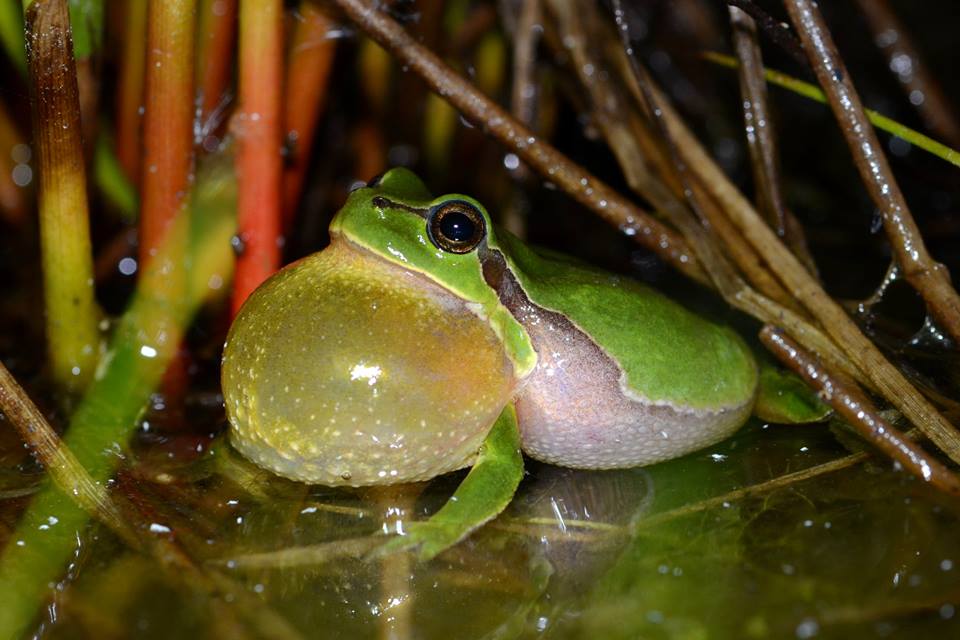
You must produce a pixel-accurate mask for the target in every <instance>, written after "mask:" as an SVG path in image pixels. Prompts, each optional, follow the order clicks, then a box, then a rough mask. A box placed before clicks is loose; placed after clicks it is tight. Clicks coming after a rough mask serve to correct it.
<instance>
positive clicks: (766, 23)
mask: <svg viewBox="0 0 960 640" xmlns="http://www.w3.org/2000/svg"><path fill="white" fill-rule="evenodd" d="M727 4H728V5H730V6H732V7H737V8H738V9H740V10H741V11H743V12H744V13H745V14H747V15H748V16H750V17H751V18H753V19H754V20H756V22H757V24H758V25H759V26H760V28H761V29H763V32H764V33H765V34H767V36H768V37H769V38H770V39H771V40H773V41H774V42H775V43H776V44H778V45H779V46H780V47H781V48H782V49H783V50H784V51H786V52H787V53H789V54H790V57H792V58H793V59H794V60H796V61H797V62H799V63H800V64H801V65H803V66H805V63H806V58H805V57H804V55H803V47H802V46H801V45H800V42H799V41H798V40H797V37H796V36H795V35H794V34H793V33H791V32H790V28H789V27H788V26H787V25H786V24H784V23H783V22H780V21H779V20H776V19H775V18H774V17H773V16H771V15H770V14H769V13H767V12H766V11H764V10H763V9H762V8H760V7H759V6H757V4H756V3H755V2H753V0H727Z"/></svg>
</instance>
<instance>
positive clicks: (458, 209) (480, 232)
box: [427, 200, 487, 253]
mask: <svg viewBox="0 0 960 640" xmlns="http://www.w3.org/2000/svg"><path fill="white" fill-rule="evenodd" d="M427 231H428V235H429V236H430V240H431V242H433V244H435V245H437V246H438V247H440V248H441V249H443V250H444V251H449V252H450V253H467V252H469V251H472V250H473V249H474V248H476V246H477V245H478V244H480V241H481V240H483V237H484V236H485V235H486V232H487V228H486V223H484V221H483V215H482V214H481V213H480V211H479V210H477V208H476V207H475V206H473V205H472V204H470V203H469V202H464V201H462V200H454V201H452V202H444V203H442V204H438V205H437V206H435V207H433V208H432V209H430V213H429V214H428V215H427Z"/></svg>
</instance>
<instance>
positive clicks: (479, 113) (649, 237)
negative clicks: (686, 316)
mask: <svg viewBox="0 0 960 640" xmlns="http://www.w3.org/2000/svg"><path fill="white" fill-rule="evenodd" d="M335 2H336V4H337V5H338V6H339V7H340V8H341V9H342V10H343V11H344V12H345V13H346V14H347V15H348V16H349V17H350V18H351V19H352V20H353V21H354V22H355V23H356V24H357V25H358V26H359V27H360V28H361V29H363V30H364V31H365V32H366V33H367V34H369V35H370V36H371V37H372V38H374V39H375V40H377V41H378V42H379V43H380V44H381V45H383V46H384V47H386V48H387V49H389V50H390V51H391V52H392V53H393V54H394V56H395V57H396V58H397V59H398V60H399V61H401V63H402V64H405V65H407V66H408V67H409V68H410V69H411V70H413V71H415V72H416V73H417V74H419V75H420V76H421V77H422V78H423V79H424V80H425V81H426V82H427V83H428V84H429V86H430V87H431V89H432V90H433V91H435V92H436V93H437V94H439V95H440V96H442V97H444V98H445V99H447V100H449V101H450V103H451V104H453V105H454V106H455V107H457V108H458V109H459V110H460V111H461V112H462V113H463V114H464V115H465V116H466V117H467V118H469V119H470V120H472V121H474V122H476V123H479V124H482V125H483V126H484V127H486V129H487V130H488V131H489V133H490V134H492V135H493V136H494V137H496V138H497V139H498V140H500V141H501V142H502V143H503V144H504V145H505V146H507V147H508V148H509V149H510V150H512V151H513V152H514V153H516V154H517V155H518V156H520V157H521V158H522V159H523V160H525V161H526V162H527V164H528V165H529V166H530V167H531V168H533V169H535V170H536V171H537V172H538V173H540V175H542V176H543V177H544V178H546V179H547V180H550V181H551V182H554V183H556V184H558V185H560V186H561V187H562V188H563V189H564V191H566V192H567V193H569V194H570V195H571V196H573V197H574V198H575V199H576V200H577V201H579V202H580V203H581V204H584V205H585V206H587V207H589V208H590V209H591V210H593V211H594V212H595V213H597V214H598V215H599V216H600V217H601V218H603V219H604V220H606V221H607V222H609V223H610V224H612V225H614V226H616V227H617V228H619V229H620V230H622V231H623V232H624V233H625V234H627V235H629V236H632V237H633V238H634V239H635V240H636V241H637V242H638V243H640V244H642V245H643V246H645V247H647V248H649V249H650V250H651V251H654V252H655V253H657V255H659V256H660V257H661V258H663V259H664V260H665V261H666V262H668V263H670V264H671V265H673V266H674V267H675V268H676V269H677V270H678V271H680V272H682V273H684V274H686V275H687V276H688V277H690V278H692V279H694V280H696V281H698V282H705V281H706V275H705V274H704V272H703V269H702V267H701V266H700V264H699V263H698V262H697V261H696V258H695V257H694V256H693V254H692V252H691V251H690V248H689V247H688V246H687V244H686V243H685V242H684V241H683V239H682V238H680V237H679V236H678V235H677V234H676V233H675V232H674V231H672V230H670V229H668V228H667V227H666V226H664V225H662V224H660V223H659V222H657V221H656V220H654V219H653V218H651V217H650V216H649V214H647V213H646V212H645V211H643V210H642V209H640V207H638V206H636V205H635V204H633V203H631V202H629V201H628V200H627V199H626V198H624V197H623V196H621V195H620V194H619V193H617V192H616V191H615V190H614V189H612V188H611V187H610V186H608V185H607V184H606V183H605V182H602V181H601V180H599V179H598V178H597V177H595V176H593V175H592V174H590V173H589V172H587V171H586V170H585V169H583V168H582V167H580V166H578V165H577V164H576V163H574V162H572V161H571V160H570V159H569V158H567V157H566V156H564V155H563V154H562V153H560V152H559V151H557V150H556V149H555V148H554V147H553V146H551V145H550V144H548V143H546V142H544V141H542V140H540V139H539V138H537V136H536V135H534V133H533V132H532V131H530V130H529V129H528V128H527V127H525V126H523V125H521V124H520V123H519V122H517V121H516V120H515V119H514V118H512V117H511V116H510V115H509V114H508V113H507V112H506V111H505V110H504V109H502V108H501V107H500V106H499V105H497V104H496V103H494V102H493V101H492V100H490V99H489V98H487V97H486V96H484V95H483V94H481V93H480V92H479V91H477V89H476V88H475V87H474V86H473V85H472V84H471V83H469V82H468V81H467V80H465V79H464V78H463V77H462V76H460V75H458V74H456V73H455V72H454V71H453V70H452V69H450V68H449V67H448V66H447V65H445V64H444V63H443V62H442V61H441V60H440V59H439V58H438V57H437V56H436V55H435V54H434V53H432V52H431V51H429V50H428V49H426V48H425V47H423V46H422V45H420V44H419V43H418V42H417V41H416V40H414V39H413V38H411V37H410V36H409V35H408V34H407V33H406V31H404V29H403V28H402V27H401V26H400V25H398V24H397V23H396V21H394V20H393V19H392V18H390V17H389V16H387V15H385V14H383V13H381V12H380V11H379V10H378V8H377V6H376V5H375V4H373V3H368V2H366V1H365V0H335Z"/></svg>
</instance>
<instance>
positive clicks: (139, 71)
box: [116, 0, 147, 184]
mask: <svg viewBox="0 0 960 640" xmlns="http://www.w3.org/2000/svg"><path fill="white" fill-rule="evenodd" d="M123 7H124V12H125V14H126V15H124V16H123V20H124V23H125V29H124V41H123V59H122V60H121V62H120V64H121V68H120V81H119V90H118V91H117V106H116V108H117V141H116V144H117V158H118V159H119V161H120V166H122V167H123V170H124V173H126V174H127V178H129V179H130V180H131V181H132V182H133V183H135V184H136V183H138V182H139V181H140V152H141V148H140V144H141V143H140V125H141V124H142V115H141V112H140V108H141V106H142V105H143V74H144V65H145V59H146V55H147V48H146V38H147V3H146V1H145V0H140V1H139V2H126V3H124V4H123Z"/></svg>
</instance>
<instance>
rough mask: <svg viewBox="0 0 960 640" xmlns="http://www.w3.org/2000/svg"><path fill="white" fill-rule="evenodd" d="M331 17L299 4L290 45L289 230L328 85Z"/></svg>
mask: <svg viewBox="0 0 960 640" xmlns="http://www.w3.org/2000/svg"><path fill="white" fill-rule="evenodd" d="M331 27H332V21H331V20H330V18H329V17H328V16H327V15H326V14H324V13H323V12H322V11H320V10H319V9H318V8H317V7H316V5H315V4H314V3H313V2H310V1H309V0H304V1H303V2H301V3H300V20H299V21H298V22H297V24H296V27H295V28H294V31H293V42H291V43H290V61H289V63H288V65H287V86H286V92H287V95H286V97H285V98H284V102H285V109H284V123H283V124H284V131H285V134H286V137H287V140H288V142H289V145H290V147H291V150H292V153H291V155H290V156H289V158H288V159H287V166H286V169H285V171H284V175H283V226H284V229H285V230H287V231H289V229H290V227H291V225H292V224H293V217H294V214H295V213H296V210H297V203H298V202H299V200H300V192H301V191H302V190H303V180H304V178H305V177H306V175H307V166H308V165H309V163H310V150H311V148H312V147H313V137H314V132H315V131H316V128H317V121H318V119H319V117H320V113H321V112H322V111H323V107H324V105H325V103H326V101H327V82H328V80H329V78H330V70H331V69H332V67H333V54H334V51H335V49H336V44H335V43H336V41H335V40H333V39H331V38H329V37H328V32H329V30H330V29H331Z"/></svg>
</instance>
